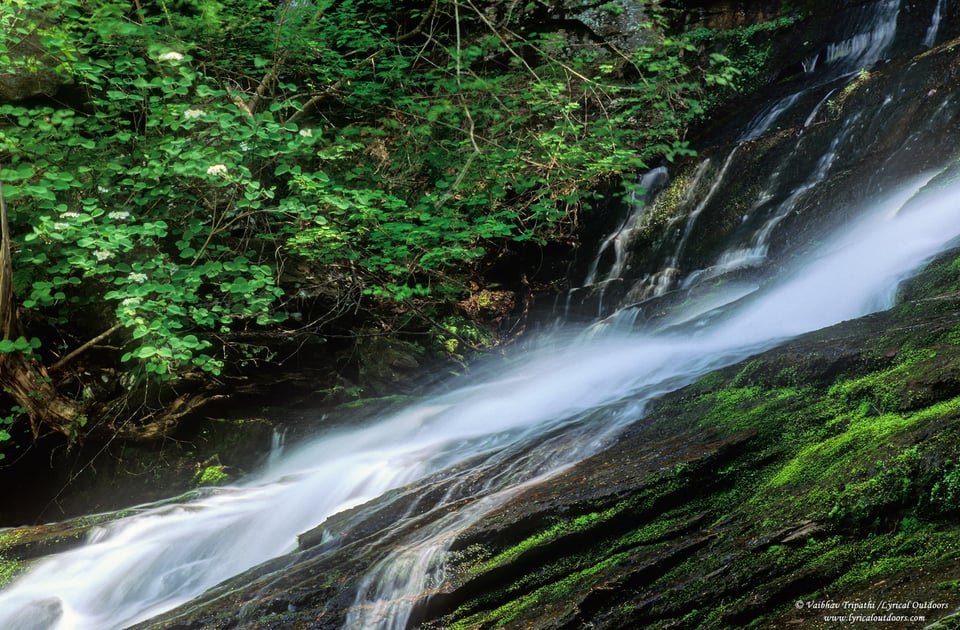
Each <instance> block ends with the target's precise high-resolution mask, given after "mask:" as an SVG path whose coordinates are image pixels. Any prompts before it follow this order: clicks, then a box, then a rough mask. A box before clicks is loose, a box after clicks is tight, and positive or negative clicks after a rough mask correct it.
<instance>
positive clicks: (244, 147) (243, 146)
mask: <svg viewBox="0 0 960 630" xmlns="http://www.w3.org/2000/svg"><path fill="white" fill-rule="evenodd" d="M240 150H241V151H243V152H244V153H246V152H247V151H249V150H250V145H249V144H247V143H246V142H241V143H240Z"/></svg>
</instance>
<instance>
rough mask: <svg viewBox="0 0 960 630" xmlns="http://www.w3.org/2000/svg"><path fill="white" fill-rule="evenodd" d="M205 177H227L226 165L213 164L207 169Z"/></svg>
mask: <svg viewBox="0 0 960 630" xmlns="http://www.w3.org/2000/svg"><path fill="white" fill-rule="evenodd" d="M207 175H213V176H214V177H226V176H227V165H226V164H214V165H213V166H211V167H210V168H208V169H207Z"/></svg>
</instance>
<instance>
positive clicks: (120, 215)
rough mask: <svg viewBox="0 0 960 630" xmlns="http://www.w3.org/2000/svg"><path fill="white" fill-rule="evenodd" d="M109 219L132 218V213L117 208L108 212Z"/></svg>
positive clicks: (124, 219) (122, 219) (123, 219)
mask: <svg viewBox="0 0 960 630" xmlns="http://www.w3.org/2000/svg"><path fill="white" fill-rule="evenodd" d="M107 218H108V219H113V220H114V221H126V220H127V219H129V218H130V213H129V212H127V211H126V210H115V211H113V212H110V213H109V214H107Z"/></svg>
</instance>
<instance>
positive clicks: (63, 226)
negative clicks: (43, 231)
mask: <svg viewBox="0 0 960 630" xmlns="http://www.w3.org/2000/svg"><path fill="white" fill-rule="evenodd" d="M53 229H54V230H56V231H57V232H62V231H64V230H68V229H70V225H69V224H67V223H54V224H53Z"/></svg>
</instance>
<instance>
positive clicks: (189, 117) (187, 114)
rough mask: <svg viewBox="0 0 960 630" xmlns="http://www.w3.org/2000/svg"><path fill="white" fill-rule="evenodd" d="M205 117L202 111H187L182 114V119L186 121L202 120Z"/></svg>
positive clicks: (205, 113)
mask: <svg viewBox="0 0 960 630" xmlns="http://www.w3.org/2000/svg"><path fill="white" fill-rule="evenodd" d="M206 115H207V112H205V111H203V110H202V109H188V110H187V111H185V112H183V117H184V118H186V119H187V120H193V119H194V118H203V117H204V116H206Z"/></svg>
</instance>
